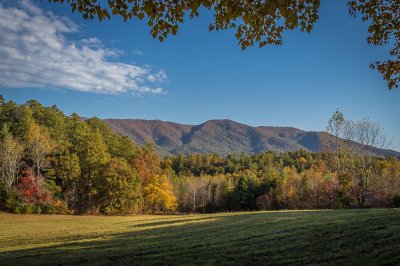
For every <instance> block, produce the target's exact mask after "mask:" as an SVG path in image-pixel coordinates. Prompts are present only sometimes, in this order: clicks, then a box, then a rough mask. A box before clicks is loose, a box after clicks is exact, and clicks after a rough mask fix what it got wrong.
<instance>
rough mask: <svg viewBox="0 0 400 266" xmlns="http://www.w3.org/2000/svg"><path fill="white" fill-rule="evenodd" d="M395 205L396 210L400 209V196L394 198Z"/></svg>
mask: <svg viewBox="0 0 400 266" xmlns="http://www.w3.org/2000/svg"><path fill="white" fill-rule="evenodd" d="M393 204H394V206H395V207H396V208H400V195H397V196H394V197H393Z"/></svg>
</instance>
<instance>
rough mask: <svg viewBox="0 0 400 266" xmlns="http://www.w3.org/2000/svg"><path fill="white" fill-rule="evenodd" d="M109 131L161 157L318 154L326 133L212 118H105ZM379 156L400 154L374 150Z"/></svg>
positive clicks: (398, 153)
mask: <svg viewBox="0 0 400 266" xmlns="http://www.w3.org/2000/svg"><path fill="white" fill-rule="evenodd" d="M105 121H106V122H107V123H108V124H109V125H110V126H111V128H112V129H113V130H114V131H115V132H117V133H120V134H123V135H127V136H129V137H130V138H131V139H132V140H134V141H135V142H136V143H139V144H145V143H146V142H154V143H155V145H156V147H157V150H158V151H159V152H160V154H161V155H163V156H165V155H177V154H191V153H217V154H219V155H221V156H226V155H228V154H232V153H241V152H244V153H249V154H253V153H260V152H264V151H275V152H288V151H297V150H300V149H303V150H306V151H311V152H319V151H321V143H322V142H323V137H324V135H326V134H327V133H325V132H316V131H304V130H301V129H298V128H294V127H271V126H257V127H252V126H249V125H246V124H242V123H238V122H236V121H233V120H230V119H212V120H208V121H206V122H204V123H201V124H199V125H186V124H179V123H174V122H168V121H162V120H144V119H106V120H105ZM376 151H377V154H380V155H383V156H396V157H398V156H400V152H395V151H391V150H379V149H376Z"/></svg>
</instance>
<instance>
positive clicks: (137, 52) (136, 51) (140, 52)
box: [132, 50, 143, 55]
mask: <svg viewBox="0 0 400 266" xmlns="http://www.w3.org/2000/svg"><path fill="white" fill-rule="evenodd" d="M132 53H133V54H135V55H143V52H142V51H139V50H132Z"/></svg>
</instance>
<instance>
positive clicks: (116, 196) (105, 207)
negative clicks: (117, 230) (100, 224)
mask: <svg viewBox="0 0 400 266" xmlns="http://www.w3.org/2000/svg"><path fill="white" fill-rule="evenodd" d="M99 182H100V183H99V184H98V187H99V199H100V202H101V210H102V212H103V213H106V214H128V213H137V212H139V211H140V207H141V205H142V195H141V191H140V182H139V180H138V178H137V176H136V175H135V174H134V171H133V170H132V169H131V167H130V166H129V164H128V163H127V162H126V160H125V159H123V158H113V159H111V160H110V161H109V163H108V164H107V165H106V167H104V170H103V171H102V173H101V180H99Z"/></svg>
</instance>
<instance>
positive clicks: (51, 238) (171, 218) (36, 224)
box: [0, 209, 400, 265]
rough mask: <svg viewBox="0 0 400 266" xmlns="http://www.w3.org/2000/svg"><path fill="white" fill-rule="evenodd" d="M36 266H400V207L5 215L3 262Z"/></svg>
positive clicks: (0, 220)
mask: <svg viewBox="0 0 400 266" xmlns="http://www.w3.org/2000/svg"><path fill="white" fill-rule="evenodd" d="M31 264H35V265H37V264H47V265H57V264H75V265H76V264H96V265H97V264H98V265H107V264H109V265H118V264H140V265H143V264H145V265H146V264H160V265H161V264H162V265H167V264H187V265H189V264H212V265H215V264H225V265H226V264H245V265H251V264H253V265H254V264H263V265H268V264H271V265H276V264H341V265H342V264H347V265H379V264H386V265H396V264H398V265H400V210H399V209H376V210H373V209H371V210H332V211H282V212H257V213H227V214H207V215H160V216H151V215H138V216H116V217H106V216H100V217H96V216H48V215H12V214H6V213H0V265H31Z"/></svg>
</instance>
